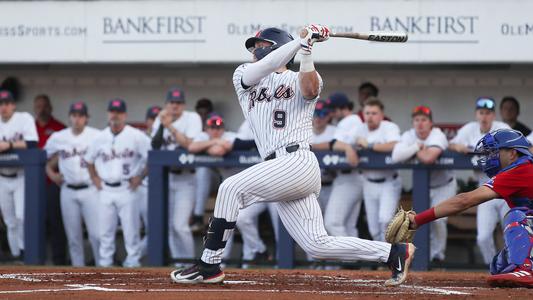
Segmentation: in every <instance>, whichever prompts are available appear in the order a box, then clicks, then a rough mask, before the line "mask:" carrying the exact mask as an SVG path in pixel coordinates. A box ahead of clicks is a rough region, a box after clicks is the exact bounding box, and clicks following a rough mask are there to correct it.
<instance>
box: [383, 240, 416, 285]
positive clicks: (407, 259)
mask: <svg viewBox="0 0 533 300" xmlns="http://www.w3.org/2000/svg"><path fill="white" fill-rule="evenodd" d="M415 250H416V247H415V245H413V244H411V243H406V244H395V245H392V249H391V255H390V257H389V260H388V261H387V265H389V268H390V269H391V271H392V276H391V278H390V279H389V280H387V281H385V286H397V285H400V284H402V283H403V282H404V281H405V280H406V279H407V273H408V272H409V266H410V265H411V262H413V259H414V257H415Z"/></svg>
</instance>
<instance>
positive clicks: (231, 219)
mask: <svg viewBox="0 0 533 300" xmlns="http://www.w3.org/2000/svg"><path fill="white" fill-rule="evenodd" d="M328 38H329V29H328V28H327V27H324V26H321V25H310V26H308V27H306V28H305V29H303V30H301V32H300V37H299V38H297V39H293V38H292V36H291V35H290V34H288V33H287V32H285V31H283V30H280V29H277V28H267V29H264V30H262V31H260V32H259V33H258V34H257V35H256V36H255V37H252V38H249V39H248V40H247V41H246V43H245V46H246V48H247V49H249V51H250V52H252V53H253V56H254V62H253V63H245V64H242V65H240V66H239V67H237V69H236V70H235V73H234V75H233V84H234V86H235V91H236V93H237V96H238V99H239V103H240V105H241V109H242V111H243V113H244V116H245V118H246V120H248V122H249V123H250V127H251V129H252V132H253V133H254V136H255V141H256V143H257V147H258V150H259V153H260V155H261V157H263V158H264V160H265V161H264V162H261V163H259V164H256V165H254V166H252V167H250V168H248V169H246V170H244V171H242V172H240V173H239V174H237V175H234V176H232V177H230V178H228V179H226V180H225V181H224V182H223V183H222V184H221V185H220V188H219V191H218V194H217V200H216V205H215V210H214V217H213V218H212V219H211V222H210V224H209V229H208V231H207V235H206V237H205V244H204V245H205V249H204V251H203V254H202V257H201V260H200V261H199V262H198V263H197V264H195V265H194V266H192V267H189V268H186V269H180V270H175V271H173V272H172V273H171V278H172V280H174V281H175V282H178V283H198V282H203V283H217V282H221V281H223V280H224V272H223V271H222V270H221V268H220V263H221V261H222V256H223V253H224V248H225V246H226V241H227V240H228V238H229V236H230V235H231V234H232V232H233V230H234V228H235V223H236V221H237V216H238V214H239V209H242V208H245V207H248V206H250V205H252V204H254V203H256V202H272V201H277V204H278V212H279V215H280V217H281V220H282V222H283V224H284V225H285V227H286V228H287V230H288V232H289V233H290V234H291V236H292V237H293V238H294V239H295V240H296V241H297V243H298V244H299V245H300V246H301V247H302V248H303V249H304V250H305V251H306V252H307V253H308V254H310V255H311V256H313V257H314V258H317V259H338V260H346V261H355V260H367V261H376V262H386V263H388V264H389V266H390V267H391V268H392V271H393V276H392V278H391V279H390V280H388V281H387V282H386V284H387V285H398V284H401V283H402V282H403V281H404V280H405V279H406V275H407V270H408V268H409V265H410V263H411V261H412V259H413V256H414V250H415V248H414V245H412V244H397V245H391V244H389V243H384V242H376V241H367V240H362V239H358V238H355V237H333V236H328V234H327V233H326V230H325V229H324V224H323V219H322V214H321V211H320V206H319V205H318V201H317V196H318V194H319V192H320V168H319V165H318V161H317V159H316V156H315V155H314V154H313V153H312V152H311V151H309V150H310V147H309V143H310V141H311V136H312V118H313V112H314V108H315V103H316V100H317V98H318V96H319V94H320V91H321V88H322V80H321V78H320V76H319V75H318V73H317V72H316V71H315V67H314V64H313V60H312V54H311V53H312V47H313V44H314V43H315V42H320V41H325V40H327V39H328ZM297 52H299V53H300V56H301V63H300V72H293V71H290V70H288V69H287V66H289V65H290V63H291V62H292V61H293V59H294V56H295V55H296V53H297Z"/></svg>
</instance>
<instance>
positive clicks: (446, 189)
mask: <svg viewBox="0 0 533 300" xmlns="http://www.w3.org/2000/svg"><path fill="white" fill-rule="evenodd" d="M456 191H457V183H456V182H455V179H454V180H452V181H450V182H448V183H446V184H444V185H443V186H439V187H435V188H431V189H430V190H429V198H430V199H431V206H432V207H435V206H436V205H437V204H439V203H441V202H442V201H444V200H446V199H448V198H451V197H453V196H454V195H455V194H456ZM447 222H448V218H440V219H437V220H435V221H433V222H431V228H430V230H431V234H430V246H429V248H430V257H429V258H430V259H431V260H432V259H434V258H436V259H440V260H444V256H445V252H446V239H447V238H448V229H447V227H446V226H447Z"/></svg>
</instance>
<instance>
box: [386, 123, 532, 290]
mask: <svg viewBox="0 0 533 300" xmlns="http://www.w3.org/2000/svg"><path fill="white" fill-rule="evenodd" d="M530 147H531V144H530V143H529V141H528V140H527V139H526V138H525V137H524V136H523V135H522V134H521V133H520V132H519V131H516V130H512V129H500V130H496V131H493V132H490V133H488V134H486V135H485V136H484V137H483V138H482V139H481V140H480V141H479V142H478V143H477V146H476V153H477V154H478V155H480V156H481V159H479V160H478V164H479V165H480V167H481V169H482V170H483V172H485V173H486V174H487V176H488V177H489V178H491V179H490V180H489V181H487V182H486V183H485V184H483V185H482V186H480V187H479V188H477V189H475V190H473V191H471V192H468V193H462V194H458V195H456V196H454V197H452V198H450V199H447V200H445V201H443V202H441V203H440V204H438V205H437V206H435V207H432V208H430V209H428V210H426V211H423V212H421V213H419V214H416V213H415V212H413V211H410V212H406V211H403V210H400V212H399V213H398V214H396V216H395V217H394V219H393V220H392V221H391V223H390V224H389V228H388V229H387V233H386V238H387V240H406V239H411V238H412V234H413V233H414V230H415V229H416V228H418V227H420V226H422V225H424V224H426V223H429V222H432V221H434V220H436V219H439V218H443V217H447V216H450V215H454V214H457V213H459V212H461V211H464V210H466V209H468V208H470V207H473V206H476V205H479V204H481V203H484V202H486V201H489V200H492V199H495V198H503V199H505V201H506V202H507V204H508V205H509V207H510V208H511V210H510V211H509V212H508V213H507V215H506V216H505V221H504V223H505V224H504V226H505V229H504V232H503V235H504V241H505V247H504V248H503V250H501V251H500V252H499V253H498V254H497V255H496V256H495V257H494V258H493V260H492V263H491V265H490V273H491V276H490V277H489V278H488V283H489V284H490V285H491V286H507V287H529V288H533V267H532V262H533V154H532V153H531V152H530V150H529V148H530Z"/></svg>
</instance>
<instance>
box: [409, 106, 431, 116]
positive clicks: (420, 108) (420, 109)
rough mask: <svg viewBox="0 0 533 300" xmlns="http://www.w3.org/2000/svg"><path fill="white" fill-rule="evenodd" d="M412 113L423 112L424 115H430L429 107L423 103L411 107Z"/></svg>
mask: <svg viewBox="0 0 533 300" xmlns="http://www.w3.org/2000/svg"><path fill="white" fill-rule="evenodd" d="M414 114H424V115H427V116H429V115H431V109H430V108H429V107H427V106H424V105H419V106H417V107H415V108H413V115H414Z"/></svg>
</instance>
